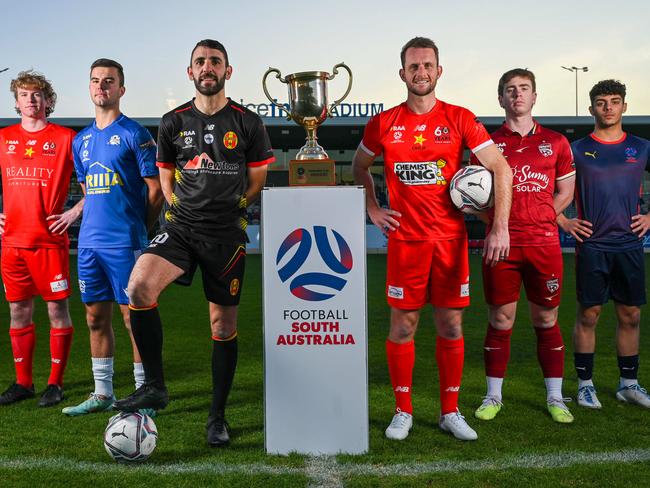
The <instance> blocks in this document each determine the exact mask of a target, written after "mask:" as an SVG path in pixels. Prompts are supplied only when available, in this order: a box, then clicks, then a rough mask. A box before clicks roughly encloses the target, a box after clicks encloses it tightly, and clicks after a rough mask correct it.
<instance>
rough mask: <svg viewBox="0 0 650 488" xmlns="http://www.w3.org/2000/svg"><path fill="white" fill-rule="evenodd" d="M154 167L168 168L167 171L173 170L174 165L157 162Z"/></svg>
mask: <svg viewBox="0 0 650 488" xmlns="http://www.w3.org/2000/svg"><path fill="white" fill-rule="evenodd" d="M156 166H158V167H159V168H169V169H174V168H175V167H176V165H175V164H174V163H163V162H162V161H158V162H157V163H156Z"/></svg>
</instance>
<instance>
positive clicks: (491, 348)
mask: <svg viewBox="0 0 650 488" xmlns="http://www.w3.org/2000/svg"><path fill="white" fill-rule="evenodd" d="M483 349H485V350H486V351H498V350H499V349H501V348H500V347H487V346H485V347H484V348H483Z"/></svg>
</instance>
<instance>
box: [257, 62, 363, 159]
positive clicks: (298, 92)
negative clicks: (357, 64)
mask: <svg viewBox="0 0 650 488" xmlns="http://www.w3.org/2000/svg"><path fill="white" fill-rule="evenodd" d="M338 68H343V69H345V70H346V71H347V72H348V75H349V81H348V88H347V90H346V91H345V93H344V94H343V96H342V97H341V98H339V99H338V100H336V101H335V102H334V103H333V104H332V106H331V107H329V106H328V105H329V103H328V98H327V82H328V81H329V80H332V79H334V77H335V76H336V75H337V74H338V72H339V71H338ZM271 73H275V77H276V78H277V79H278V80H280V81H281V82H282V83H285V84H286V85H287V86H288V88H289V110H287V108H286V107H285V106H284V105H282V104H280V103H278V102H277V101H276V100H275V99H273V97H271V95H270V94H269V92H268V90H267V88H266V78H267V77H268V76H269V75H270V74H271ZM262 88H263V90H264V94H265V95H266V97H267V98H268V99H269V101H270V102H271V103H272V104H273V105H275V106H276V107H278V108H279V109H280V110H283V111H285V112H287V113H288V116H287V120H293V121H294V122H296V123H297V124H299V125H302V126H303V127H304V128H305V130H306V131H307V137H306V142H305V145H304V146H303V147H301V148H300V150H299V151H298V154H297V155H296V160H299V161H303V160H327V159H329V156H328V155H327V153H326V152H325V150H324V149H323V148H322V147H321V146H320V145H319V144H318V142H316V141H317V139H318V138H317V137H316V129H317V128H318V126H319V125H320V124H322V123H323V122H324V121H325V119H327V117H328V116H330V117H331V116H332V110H333V109H334V108H335V107H336V106H337V105H339V104H340V103H341V102H342V101H343V100H344V99H345V97H347V96H348V94H349V93H350V89H351V88H352V71H350V68H349V67H348V66H347V65H346V64H345V63H339V64H337V65H335V66H334V68H333V69H332V74H331V75H330V74H329V73H327V72H326V71H303V72H300V73H293V74H290V75H287V76H286V77H284V78H283V77H282V73H280V70H278V69H277V68H269V69H268V70H267V71H266V73H264V76H263V77H262Z"/></svg>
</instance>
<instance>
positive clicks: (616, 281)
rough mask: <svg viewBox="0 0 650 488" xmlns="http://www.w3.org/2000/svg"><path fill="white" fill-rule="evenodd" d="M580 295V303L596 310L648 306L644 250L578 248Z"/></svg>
mask: <svg viewBox="0 0 650 488" xmlns="http://www.w3.org/2000/svg"><path fill="white" fill-rule="evenodd" d="M576 294H577V298H578V303H580V304H581V305H582V306H583V307H592V306H594V305H602V304H603V303H607V301H608V300H609V299H610V298H611V299H612V300H614V301H615V302H617V303H621V304H623V305H631V306H641V305H643V304H645V303H646V293H645V263H644V257H643V248H641V247H639V248H637V249H632V250H630V251H617V252H611V251H598V250H596V249H591V248H589V247H586V246H579V247H578V248H577V249H576Z"/></svg>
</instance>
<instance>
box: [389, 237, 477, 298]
mask: <svg viewBox="0 0 650 488" xmlns="http://www.w3.org/2000/svg"><path fill="white" fill-rule="evenodd" d="M386 296H387V297H388V304H389V305H390V306H391V307H395V308H399V309H402V310H415V309H419V308H421V307H422V306H423V305H425V304H426V303H431V304H432V305H433V306H434V307H443V308H464V307H467V306H468V305H469V257H468V250H467V239H465V238H462V239H452V240H449V241H432V242H428V241H400V240H398V239H389V240H388V264H387V270H386Z"/></svg>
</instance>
